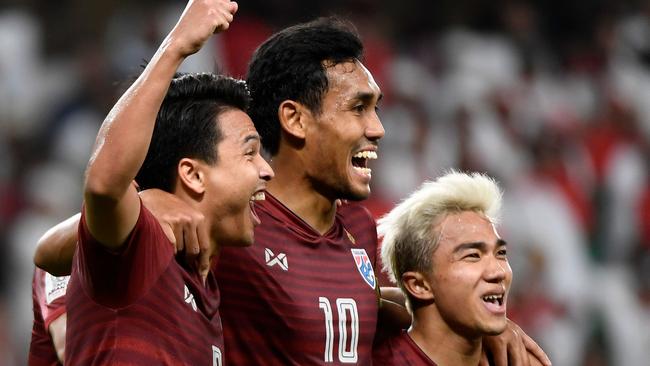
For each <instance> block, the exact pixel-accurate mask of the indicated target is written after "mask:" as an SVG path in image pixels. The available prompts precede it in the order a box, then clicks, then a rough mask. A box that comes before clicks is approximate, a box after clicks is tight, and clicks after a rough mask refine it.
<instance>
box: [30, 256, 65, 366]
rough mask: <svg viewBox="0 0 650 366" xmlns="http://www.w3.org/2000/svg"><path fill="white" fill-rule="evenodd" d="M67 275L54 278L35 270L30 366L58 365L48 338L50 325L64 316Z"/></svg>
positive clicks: (40, 270) (54, 351) (50, 340)
mask: <svg viewBox="0 0 650 366" xmlns="http://www.w3.org/2000/svg"><path fill="white" fill-rule="evenodd" d="M69 278H70V276H63V277H55V276H52V275H51V274H49V273H47V272H45V271H43V270H42V269H40V268H36V270H35V271H34V280H33V281H32V301H33V302H34V326H33V328H32V340H31V343H30V345H29V365H30V366H41V365H42V366H45V365H48V366H53V365H61V363H60V362H59V359H58V357H57V355H56V349H55V348H54V343H52V337H51V336H50V332H49V327H50V323H52V322H53V321H54V320H56V319H57V318H58V317H60V316H61V315H63V313H65V292H66V287H67V286H68V280H69Z"/></svg>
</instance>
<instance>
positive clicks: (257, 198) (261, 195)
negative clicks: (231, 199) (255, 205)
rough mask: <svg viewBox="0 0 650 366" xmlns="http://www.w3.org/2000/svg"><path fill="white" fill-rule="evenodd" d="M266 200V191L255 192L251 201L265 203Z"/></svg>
mask: <svg viewBox="0 0 650 366" xmlns="http://www.w3.org/2000/svg"><path fill="white" fill-rule="evenodd" d="M265 199H266V195H265V194H264V191H259V192H255V193H254V194H253V195H252V196H251V201H264V200H265Z"/></svg>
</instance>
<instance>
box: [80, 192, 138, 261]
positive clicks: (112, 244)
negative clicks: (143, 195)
mask: <svg viewBox="0 0 650 366" xmlns="http://www.w3.org/2000/svg"><path fill="white" fill-rule="evenodd" d="M84 210H85V216H86V225H87V227H88V231H89V232H90V234H91V235H92V236H93V238H94V239H95V240H97V242H98V243H100V244H102V245H104V246H106V247H108V248H113V249H116V248H119V247H121V246H122V245H123V244H124V243H125V241H126V239H127V238H128V236H129V234H130V233H131V231H132V230H133V228H134V227H135V224H136V223H137V221H138V217H139V215H140V198H139V196H138V192H137V190H136V188H135V186H134V185H133V184H131V185H130V186H129V188H128V189H127V191H126V192H125V193H124V194H123V195H122V196H121V197H113V196H111V195H109V194H104V193H103V192H102V191H101V189H95V188H91V187H90V186H89V185H88V183H87V185H86V192H85V205H84Z"/></svg>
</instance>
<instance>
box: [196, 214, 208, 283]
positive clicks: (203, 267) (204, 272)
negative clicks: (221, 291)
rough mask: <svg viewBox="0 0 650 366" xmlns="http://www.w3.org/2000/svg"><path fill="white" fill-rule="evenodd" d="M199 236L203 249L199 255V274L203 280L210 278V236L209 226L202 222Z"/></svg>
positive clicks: (198, 232) (199, 227)
mask: <svg viewBox="0 0 650 366" xmlns="http://www.w3.org/2000/svg"><path fill="white" fill-rule="evenodd" d="M197 235H198V238H199V246H200V248H201V251H200V254H199V273H200V274H201V277H202V278H203V280H205V279H206V278H207V276H208V272H209V271H210V254H211V253H210V236H209V235H208V227H207V224H206V223H205V222H204V221H202V222H200V223H199V225H198V226H197Z"/></svg>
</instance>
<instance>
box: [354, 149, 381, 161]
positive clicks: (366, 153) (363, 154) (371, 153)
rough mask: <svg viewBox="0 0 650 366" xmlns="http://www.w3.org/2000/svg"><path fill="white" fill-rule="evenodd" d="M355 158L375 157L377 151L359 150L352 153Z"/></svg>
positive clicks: (372, 158)
mask: <svg viewBox="0 0 650 366" xmlns="http://www.w3.org/2000/svg"><path fill="white" fill-rule="evenodd" d="M354 157H355V158H360V159H371V160H374V159H377V152H376V151H359V152H358V153H356V154H354Z"/></svg>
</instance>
